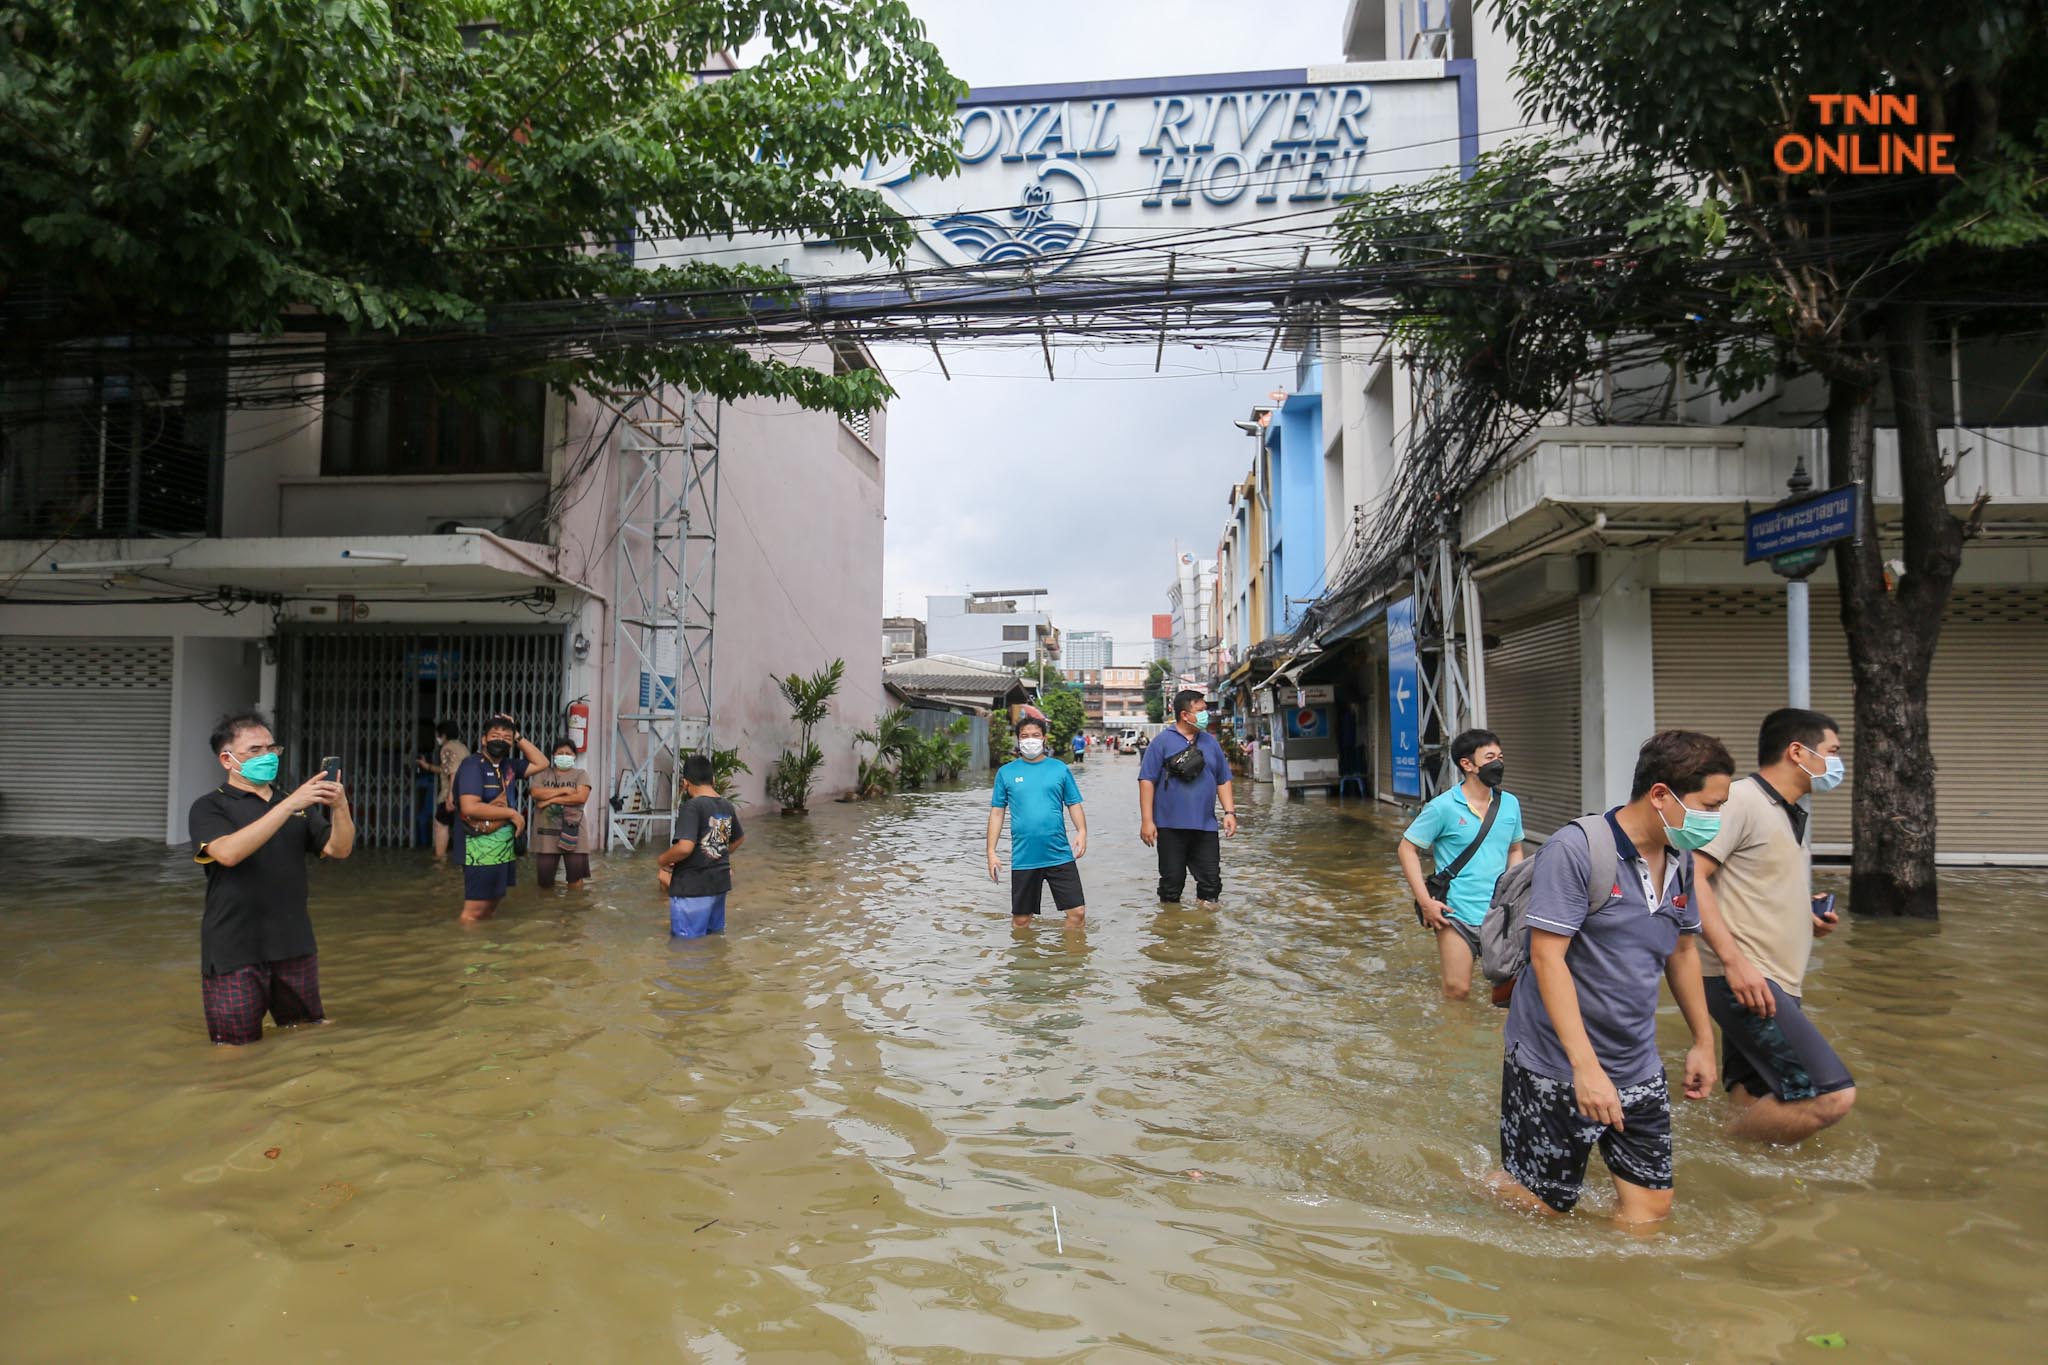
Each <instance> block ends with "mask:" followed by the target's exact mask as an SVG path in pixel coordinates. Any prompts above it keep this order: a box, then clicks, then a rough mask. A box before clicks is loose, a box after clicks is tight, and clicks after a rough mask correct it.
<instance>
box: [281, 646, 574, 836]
mask: <svg viewBox="0 0 2048 1365" xmlns="http://www.w3.org/2000/svg"><path fill="white" fill-rule="evenodd" d="M282 642H283V646H284V649H283V655H282V658H281V660H280V672H279V677H278V707H277V709H278V733H279V735H280V736H281V737H282V740H283V743H284V744H285V746H286V752H287V755H288V759H287V763H288V766H289V767H290V769H291V771H292V772H294V773H310V772H311V771H312V765H314V764H315V763H318V762H319V761H320V759H321V758H322V757H324V756H326V755H329V754H333V755H336V756H338V757H339V758H340V759H341V764H342V771H343V774H344V777H343V781H344V782H346V783H347V785H348V789H349V796H350V800H351V802H352V803H353V806H354V810H355V817H356V826H357V830H358V837H359V838H360V840H361V841H362V843H363V844H364V845H366V846H368V847H372V848H410V847H414V846H416V845H419V844H424V843H426V842H427V841H428V838H429V832H428V824H427V822H428V821H429V820H430V819H431V818H432V808H433V786H432V779H431V778H430V777H429V776H428V775H427V774H425V773H422V772H421V771H420V770H419V766H418V764H417V763H416V762H415V760H416V759H418V758H420V757H422V756H425V755H430V754H431V753H432V752H433V751H434V747H435V740H434V723H435V722H436V721H440V720H449V721H453V722H454V723H455V724H456V725H457V726H458V727H460V728H461V730H462V734H463V742H464V743H466V744H469V745H470V746H472V747H474V746H475V744H476V741H477V735H478V732H479V731H480V730H481V729H482V726H483V722H484V719H485V717H487V716H489V715H490V714H492V713H493V712H496V711H508V712H510V713H512V714H513V715H515V716H517V717H519V720H520V722H521V724H522V725H524V726H525V727H526V732H527V737H528V738H529V739H531V740H533V742H534V743H536V744H539V745H542V746H545V745H548V744H550V743H552V742H553V740H554V739H555V738H556V735H555V731H556V730H557V729H559V728H560V726H561V724H562V701H563V699H562V635H561V631H560V630H559V629H550V628H541V629H536V630H521V629H505V630H490V629H485V628H478V627H459V628H453V629H447V630H433V629H428V630H380V629H363V628H361V627H355V626H339V627H328V628H326V629H318V628H315V629H300V630H287V631H286V632H285V634H284V635H283V637H282Z"/></svg>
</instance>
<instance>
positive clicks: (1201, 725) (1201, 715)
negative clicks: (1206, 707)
mask: <svg viewBox="0 0 2048 1365" xmlns="http://www.w3.org/2000/svg"><path fill="white" fill-rule="evenodd" d="M1195 728H1196V729H1197V730H1206V729H1208V728H1209V713H1208V712H1207V711H1197V712H1195Z"/></svg>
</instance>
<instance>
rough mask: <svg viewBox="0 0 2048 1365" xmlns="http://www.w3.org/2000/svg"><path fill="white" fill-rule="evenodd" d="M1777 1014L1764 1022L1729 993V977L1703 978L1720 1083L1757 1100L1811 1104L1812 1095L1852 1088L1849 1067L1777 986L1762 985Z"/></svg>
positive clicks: (1795, 1002) (1796, 1000)
mask: <svg viewBox="0 0 2048 1365" xmlns="http://www.w3.org/2000/svg"><path fill="white" fill-rule="evenodd" d="M1766 984H1767V985H1769V986H1770V988H1771V998H1772V999H1774V1000H1775V1001H1777V1003H1778V1012H1777V1014H1776V1015H1774V1016H1772V1017H1771V1018H1769V1019H1766V1018H1764V1017H1763V1016H1762V1015H1760V1014H1753V1013H1751V1012H1750V1011H1749V1010H1748V1009H1747V1008H1745V1007H1744V1006H1743V1005H1742V1004H1741V1003H1740V1002H1738V1001H1737V1000H1736V998H1735V992H1734V991H1731V990H1729V989H1728V978H1727V977H1725V976H1710V977H1708V978H1707V979H1706V987H1707V1013H1708V1014H1711V1015H1713V1016H1714V1022H1715V1023H1717V1024H1719V1025H1720V1026H1721V1082H1722V1084H1723V1085H1725V1086H1726V1087H1727V1088H1728V1089H1730V1090H1733V1089H1734V1088H1735V1087H1736V1086H1738V1085H1739V1086H1741V1087H1742V1088H1743V1089H1744V1090H1747V1091H1748V1092H1749V1093H1750V1094H1752V1095H1754V1096H1756V1097H1757V1098H1758V1099H1762V1098H1763V1097H1764V1095H1765V1094H1766V1093H1768V1094H1770V1095H1772V1096H1774V1097H1776V1098H1777V1099H1781V1100H1788V1101H1798V1100H1810V1099H1812V1098H1814V1097H1815V1096H1816V1095H1826V1094H1831V1093H1833V1092H1834V1091H1837V1090H1847V1089H1848V1088H1849V1087H1850V1086H1852V1085H1854V1084H1856V1079H1855V1078H1854V1077H1853V1076H1851V1075H1850V1074H1849V1068H1848V1067H1846V1066H1844V1065H1843V1064H1842V1059H1841V1058H1840V1057H1837V1056H1836V1055H1835V1050H1834V1049H1833V1048H1831V1047H1829V1046H1828V1040H1827V1039H1825V1038H1823V1037H1821V1036H1820V1030H1819V1029H1817V1028H1815V1027H1814V1026H1813V1021H1812V1020H1811V1019H1808V1018H1807V1017H1806V1011H1805V1010H1803V1009H1801V1008H1800V1005H1799V998H1798V997H1797V996H1794V995H1787V994H1786V993H1785V991H1784V990H1783V989H1782V988H1781V987H1780V986H1779V985H1778V983H1777V982H1775V981H1771V982H1767V983H1766Z"/></svg>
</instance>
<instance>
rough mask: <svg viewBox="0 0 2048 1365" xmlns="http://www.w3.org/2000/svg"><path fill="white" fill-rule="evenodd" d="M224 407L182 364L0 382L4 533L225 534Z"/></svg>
mask: <svg viewBox="0 0 2048 1365" xmlns="http://www.w3.org/2000/svg"><path fill="white" fill-rule="evenodd" d="M223 415H224V406H223V405H222V403H221V401H220V397H219V393H218V390H217V389H214V388H212V387H211V386H209V385H206V384H204V383H199V382H195V381H194V380H193V378H192V377H190V376H188V375H186V374H184V373H182V372H181V373H179V374H176V375H171V376H150V375H145V374H142V373H139V372H138V373H120V374H98V375H92V376H80V377H72V378H63V379H55V380H50V381H47V382H45V383H42V384H39V385H35V386H32V387H15V386H0V539H8V540H40V539H54V538H57V537H68V538H71V539H79V540H86V539H126V538H134V537H143V536H215V535H219V534H220V510H221V492H220V489H221V450H222V433H223Z"/></svg>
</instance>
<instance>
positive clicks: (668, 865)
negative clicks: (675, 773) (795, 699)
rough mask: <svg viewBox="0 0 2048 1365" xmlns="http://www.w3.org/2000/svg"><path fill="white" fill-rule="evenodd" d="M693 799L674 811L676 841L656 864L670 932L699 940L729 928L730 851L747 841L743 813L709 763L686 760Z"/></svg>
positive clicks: (685, 782) (686, 783)
mask: <svg viewBox="0 0 2048 1365" xmlns="http://www.w3.org/2000/svg"><path fill="white" fill-rule="evenodd" d="M683 786H684V788H685V790H686V791H687V792H688V794H689V798H690V799H689V800H688V801H686V802H684V803H683V808H682V809H681V810H679V811H677V812H676V841H675V844H674V845H673V846H672V847H670V848H669V850H668V851H667V852H666V853H664V854H662V855H661V857H659V858H658V859H656V860H655V866H656V867H658V868H659V869H661V870H660V872H659V873H658V874H657V876H658V877H659V878H660V881H661V886H662V889H663V890H664V891H667V892H668V893H669V896H668V931H669V933H670V934H671V935H672V936H674V937H676V938H701V937H703V936H704V935H705V934H716V933H722V932H723V931H724V929H725V896H726V893H727V892H728V891H730V890H732V863H731V861H730V858H731V855H732V851H733V850H734V849H736V848H738V847H739V846H740V844H741V843H742V842H744V841H745V839H746V834H745V832H744V831H743V830H742V829H741V828H740V816H739V812H738V811H736V810H734V809H733V805H732V802H730V801H728V800H726V799H725V798H724V797H723V796H720V795H719V794H718V788H717V787H716V786H714V785H712V771H711V759H710V758H709V757H708V756H706V755H704V754H691V755H690V756H689V757H688V758H686V759H684V760H683Z"/></svg>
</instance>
